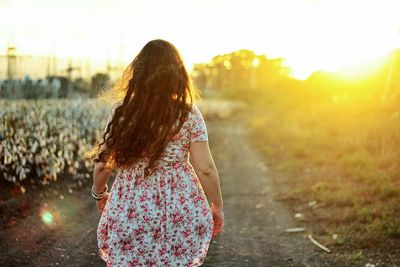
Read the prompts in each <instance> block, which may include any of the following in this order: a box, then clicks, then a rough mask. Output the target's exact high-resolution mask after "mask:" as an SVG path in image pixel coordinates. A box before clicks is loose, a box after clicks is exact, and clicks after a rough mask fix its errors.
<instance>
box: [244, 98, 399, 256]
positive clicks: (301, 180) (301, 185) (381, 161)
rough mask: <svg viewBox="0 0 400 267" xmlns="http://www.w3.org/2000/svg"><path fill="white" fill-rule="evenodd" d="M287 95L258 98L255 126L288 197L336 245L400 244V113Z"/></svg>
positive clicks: (252, 124)
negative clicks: (394, 242) (388, 241)
mask: <svg viewBox="0 0 400 267" xmlns="http://www.w3.org/2000/svg"><path fill="white" fill-rule="evenodd" d="M281 95H282V96H277V95H268V94H267V95H265V96H264V99H265V101H264V102H263V101H261V100H260V99H261V97H260V95H258V98H257V102H253V106H255V110H257V111H256V115H255V116H253V117H252V118H251V119H249V121H248V124H249V129H250V131H251V134H252V136H253V137H254V138H252V139H253V140H254V142H255V145H256V147H259V148H260V150H261V152H262V153H263V154H264V156H265V158H266V163H267V165H269V167H270V169H271V170H272V171H273V172H274V173H275V175H274V179H275V181H276V183H277V184H278V185H281V186H280V187H279V188H281V194H280V196H281V198H282V199H285V200H286V201H289V202H291V203H292V204H294V205H292V206H293V207H294V209H295V210H298V211H301V212H303V213H304V214H305V216H306V218H307V219H308V222H309V224H310V225H311V227H312V228H313V231H314V232H315V234H317V235H319V238H322V240H323V241H324V242H325V243H327V244H329V245H344V244H345V245H350V246H353V247H355V248H364V247H373V246H374V245H376V244H380V243H382V242H383V241H385V240H393V239H396V238H397V239H398V238H399V237H400V205H399V204H400V110H399V109H398V108H397V107H396V106H394V105H393V106H390V107H383V106H382V105H381V104H380V103H373V102H359V103H336V102H329V101H321V102H318V101H314V102H313V101H310V100H307V101H304V100H302V98H301V96H300V95H299V96H298V97H296V96H294V95H289V96H288V95H284V94H281ZM312 202H314V203H317V204H316V205H309V203H312ZM332 235H335V237H336V238H335V239H334V238H332ZM356 256H357V255H356Z"/></svg>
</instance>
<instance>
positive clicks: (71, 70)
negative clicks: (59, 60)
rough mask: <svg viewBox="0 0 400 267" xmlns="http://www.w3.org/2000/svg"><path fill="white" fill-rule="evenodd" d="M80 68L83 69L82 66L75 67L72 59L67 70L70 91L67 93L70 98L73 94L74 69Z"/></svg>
mask: <svg viewBox="0 0 400 267" xmlns="http://www.w3.org/2000/svg"><path fill="white" fill-rule="evenodd" d="M80 69H81V68H80V67H73V66H72V60H71V59H70V60H69V63H68V68H67V69H66V70H65V71H66V72H67V74H68V93H67V97H68V98H71V96H72V72H73V71H74V70H80Z"/></svg>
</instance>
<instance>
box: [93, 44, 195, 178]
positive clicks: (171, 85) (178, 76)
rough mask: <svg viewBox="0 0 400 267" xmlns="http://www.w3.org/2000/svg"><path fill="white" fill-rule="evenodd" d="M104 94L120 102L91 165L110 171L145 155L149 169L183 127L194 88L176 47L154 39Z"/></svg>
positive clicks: (127, 164)
mask: <svg viewBox="0 0 400 267" xmlns="http://www.w3.org/2000/svg"><path fill="white" fill-rule="evenodd" d="M107 95H109V96H110V95H111V96H113V97H117V98H118V95H120V96H123V100H122V101H119V104H118V105H116V106H115V108H114V111H113V113H112V118H111V120H110V122H109V123H108V125H107V127H106V130H105V132H104V134H103V137H102V141H101V142H100V143H98V148H97V150H96V151H97V152H96V153H95V154H96V158H95V161H96V162H99V161H102V162H106V163H107V164H106V166H107V167H108V168H112V167H129V166H130V165H132V164H133V163H135V161H136V160H138V159H140V158H142V157H146V158H148V159H149V163H148V166H147V167H146V171H148V170H149V169H150V168H151V167H153V165H154V163H155V162H156V161H157V160H158V159H159V158H160V156H161V154H162V153H163V151H164V149H165V148H166V146H167V144H168V142H169V141H170V140H171V138H172V137H173V136H174V135H175V134H177V133H178V131H179V130H180V128H181V127H182V125H183V123H184V121H185V119H186V117H187V116H188V114H189V112H190V110H191V108H192V105H193V101H194V88H193V86H192V82H191V79H190V77H189V75H188V72H187V70H186V69H185V66H184V64H183V60H182V57H181V55H180V53H179V51H178V50H177V49H176V47H175V46H174V45H172V44H171V43H169V42H167V41H165V40H160V39H157V40H152V41H150V42H148V43H147V44H146V45H145V46H144V47H143V48H142V50H141V51H140V53H139V54H138V55H137V56H136V57H135V58H134V60H133V61H132V62H131V63H130V64H129V65H128V67H127V68H126V70H125V71H124V73H123V75H122V79H121V82H120V83H119V85H117V86H115V87H114V88H112V89H111V90H110V91H109V92H107ZM121 98H122V97H121ZM104 144H105V145H106V146H105V149H101V147H102V145H104Z"/></svg>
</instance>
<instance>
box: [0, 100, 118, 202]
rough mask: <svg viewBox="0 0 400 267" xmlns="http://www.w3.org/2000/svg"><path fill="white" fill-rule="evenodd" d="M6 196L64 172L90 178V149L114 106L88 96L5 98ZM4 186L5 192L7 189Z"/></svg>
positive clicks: (0, 147)
mask: <svg viewBox="0 0 400 267" xmlns="http://www.w3.org/2000/svg"><path fill="white" fill-rule="evenodd" d="M0 106H1V110H0V133H1V135H2V136H1V143H0V181H1V183H2V184H7V185H9V186H11V184H14V185H15V187H14V190H2V194H1V198H0V199H1V200H6V199H8V198H9V197H12V196H13V195H14V196H15V195H19V194H23V193H24V192H25V191H26V190H27V188H28V187H30V186H32V185H34V184H41V185H45V184H48V183H50V182H52V181H57V180H58V179H60V178H62V176H63V175H64V176H65V175H72V176H74V177H75V178H76V179H85V178H88V175H89V174H88V172H89V171H90V167H91V166H90V161H89V160H88V159H87V158H85V152H87V151H88V150H90V149H91V147H92V146H93V144H94V142H95V141H96V140H98V139H99V137H100V134H101V130H102V127H104V124H105V119H106V116H108V113H109V108H110V107H108V106H107V105H96V103H94V102H93V101H88V100H74V101H68V100H20V101H12V100H11V101H10V100H9V101H7V100H1V101H0ZM3 191H4V192H3Z"/></svg>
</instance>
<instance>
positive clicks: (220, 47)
mask: <svg viewBox="0 0 400 267" xmlns="http://www.w3.org/2000/svg"><path fill="white" fill-rule="evenodd" d="M83 2H84V3H83ZM155 4H156V6H157V8H155ZM398 10H400V2H399V1H397V0H381V1H377V0H375V1H373V0H363V1H361V0H346V1H344V0H313V1H311V0H282V1H273V0H267V1H256V0H249V1H247V2H246V5H243V3H242V2H241V1H233V0H223V1H210V0H206V1H204V0H203V1H201V0H195V1H180V0H171V1H156V3H153V2H148V1H145V0H135V1H125V0H116V1H113V3H112V4H110V2H107V1H104V2H98V1H95V0H88V1H77V0H70V1H57V4H55V2H54V1H50V0H38V1H35V2H34V3H33V2H31V1H27V0H21V1H5V2H2V3H0V22H1V23H0V32H2V35H1V36H0V54H4V53H5V50H6V47H7V44H8V43H10V42H12V43H15V45H16V47H17V53H18V54H26V55H52V54H55V55H57V56H63V57H88V58H91V59H97V60H107V59H109V60H111V61H113V62H115V63H118V62H119V64H123V65H125V64H127V63H128V62H130V61H131V60H132V59H133V57H134V56H135V55H136V53H137V52H138V51H139V49H140V48H141V47H142V46H143V45H144V44H145V43H146V42H147V41H149V40H150V39H154V38H164V39H166V40H170V41H171V42H172V43H174V44H175V45H176V46H177V47H178V49H179V50H180V51H181V53H182V55H183V57H184V59H185V61H186V65H187V66H188V67H189V68H190V67H191V66H192V64H193V63H196V62H208V61H210V60H211V58H212V57H213V56H215V55H218V54H224V53H229V52H232V51H235V50H239V49H250V50H254V51H255V52H256V53H258V54H266V55H267V57H268V58H276V57H284V58H285V59H286V60H287V62H288V64H289V65H290V67H291V69H292V73H291V75H292V76H294V77H297V78H306V77H307V76H308V75H310V74H311V73H312V72H313V71H315V70H318V69H323V70H328V71H333V70H337V69H338V68H340V67H342V66H344V65H347V64H360V63H361V64H362V63H363V62H366V61H369V60H371V59H374V58H377V57H382V56H385V55H386V54H387V53H388V52H389V51H390V50H391V49H392V48H393V47H395V46H396V45H398V44H399V28H400V16H399V15H398V12H397V11H398ZM71 18H72V19H71Z"/></svg>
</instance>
